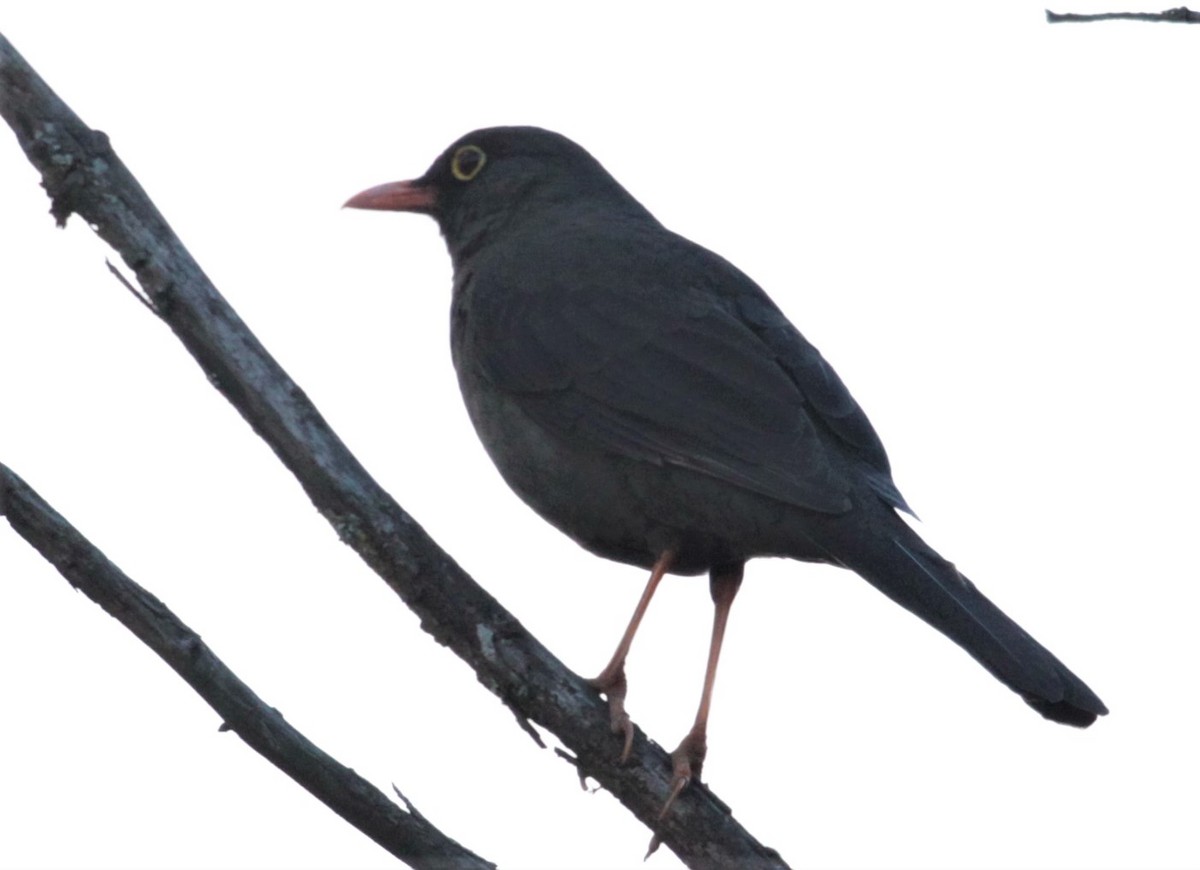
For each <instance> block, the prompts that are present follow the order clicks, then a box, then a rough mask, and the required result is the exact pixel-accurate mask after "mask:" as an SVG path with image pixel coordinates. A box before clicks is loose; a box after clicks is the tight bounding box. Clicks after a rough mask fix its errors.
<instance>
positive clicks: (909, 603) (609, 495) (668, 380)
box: [346, 127, 1108, 813]
mask: <svg viewBox="0 0 1200 870" xmlns="http://www.w3.org/2000/svg"><path fill="white" fill-rule="evenodd" d="M346 205H347V206H350V207H353V208H366V209H383V210H391V211H412V212H420V213H422V214H428V215H431V216H432V217H433V218H434V219H435V220H436V221H437V222H438V226H439V227H440V228H441V231H442V235H443V236H444V237H445V239H446V245H447V247H448V248H449V250H450V257H451V260H452V261H453V265H454V289H453V301H452V305H451V350H452V354H453V359H454V367H455V369H456V371H457V372H458V380H459V386H460V387H461V388H462V394H463V398H464V400H465V401H466V405H467V410H468V412H469V413H470V416H471V420H472V422H473V423H474V424H475V429H476V431H477V432H478V434H479V437H480V439H481V440H482V441H483V444H484V447H485V448H486V449H487V451H488V453H489V454H490V455H491V458H492V461H494V462H495V463H496V466H497V467H498V468H499V469H500V472H501V474H502V475H503V476H504V479H505V480H506V481H508V484H509V485H510V486H511V487H512V488H513V489H514V490H515V491H516V493H517V494H518V495H519V496H520V497H521V498H522V499H523V500H524V501H525V502H526V503H527V504H528V505H529V506H530V507H532V508H533V509H534V510H535V511H537V512H538V513H539V514H540V515H541V516H542V517H543V518H544V519H546V520H547V521H548V522H550V523H551V524H553V525H554V526H556V527H557V528H558V529H560V530H562V531H563V532H565V533H566V534H567V535H570V536H571V538H573V539H574V540H575V541H577V542H578V543H579V544H580V545H582V546H583V547H584V548H586V549H587V550H589V551H591V552H592V553H595V554H597V555H599V556H603V557H605V558H607V559H614V560H616V561H619V562H626V563H629V564H633V565H640V566H642V567H645V568H649V569H651V576H650V581H649V583H648V584H647V587H646V590H645V592H644V593H643V595H642V598H641V601H640V602H639V604H638V606H637V609H636V611H635V613H634V615H633V619H632V620H631V621H630V624H629V627H628V629H627V630H626V632H625V635H624V637H623V638H622V640H621V642H620V644H619V645H618V647H617V650H616V652H615V654H614V655H613V658H612V660H611V661H610V662H609V664H608V665H607V666H606V667H605V668H604V670H603V671H602V673H601V674H600V676H599V677H597V678H596V679H595V680H593V681H592V682H593V685H595V686H596V687H597V688H598V689H599V690H601V691H603V692H604V693H605V694H606V695H607V697H608V699H609V705H610V709H611V711H612V721H613V728H614V731H618V732H621V733H623V734H624V737H625V748H624V755H627V754H628V752H629V746H630V741H631V739H632V735H633V728H632V725H631V723H630V722H629V718H628V716H627V715H626V714H625V711H624V701H623V699H624V695H625V674H624V662H625V657H626V654H627V653H628V651H629V646H630V643H631V642H632V640H633V635H634V633H635V631H636V630H637V626H638V623H639V622H640V620H641V618H642V615H643V613H644V612H645V609H646V606H647V605H648V604H649V602H650V598H651V597H652V595H653V594H654V590H655V588H656V587H657V585H658V583H659V581H660V580H661V579H662V577H663V575H664V574H668V573H670V574H699V573H702V572H707V573H708V575H709V578H710V584H711V591H712V596H713V600H714V602H715V617H714V622H713V637H712V647H711V650H710V652H709V659H708V668H707V672H706V676H705V681H704V691H703V694H702V697H701V701H700V709H699V711H698V713H697V716H696V721H695V725H694V726H693V728H692V730H691V731H690V732H689V733H688V735H687V736H686V737H685V738H684V739H683V741H682V743H681V744H680V745H679V748H678V749H676V750H675V752H674V753H673V754H672V758H673V760H674V765H675V780H674V787H673V790H672V792H671V796H670V798H669V799H668V801H667V804H666V806H664V808H663V812H664V813H665V812H666V810H667V808H668V807H669V806H670V804H671V802H672V801H673V800H674V798H675V796H676V795H678V794H679V792H680V791H681V790H682V789H683V787H684V786H686V785H687V783H688V782H689V781H690V780H691V779H692V778H693V777H698V776H699V774H700V770H701V766H702V764H703V761H704V755H705V751H706V747H705V730H706V724H707V720H708V711H709V703H710V700H711V695H712V688H713V678H714V676H715V672H716V667H717V659H718V656H719V654H720V648H721V640H722V636H723V634H724V628H725V622H726V619H727V618H728V615H729V609H730V606H731V605H732V603H733V599H734V596H735V595H736V593H737V590H738V587H739V585H740V584H741V580H742V570H743V567H744V566H745V563H746V561H747V560H749V559H752V558H754V557H756V556H786V557H790V558H793V559H800V560H803V561H809V562H827V563H830V564H834V565H840V566H842V567H844V568H848V569H850V570H851V571H854V572H855V573H857V574H859V575H860V576H862V577H863V578H865V579H866V580H867V581H868V582H869V583H871V584H872V585H873V586H875V588H877V589H878V590H879V591H880V592H882V593H883V594H885V595H887V596H888V597H889V598H891V599H892V600H893V601H895V602H897V603H898V604H900V605H902V606H903V607H905V608H907V609H908V610H910V611H911V612H913V613H914V614H916V615H917V616H919V617H921V618H922V619H923V620H925V621H926V622H928V623H929V624H930V625H932V626H933V627H934V628H936V629H938V630H939V631H941V632H942V633H943V634H945V635H946V636H947V637H949V638H950V639H951V640H953V641H954V642H955V643H957V644H958V645H959V646H961V647H962V648H963V649H965V650H966V651H967V652H968V653H970V654H971V655H972V656H973V657H974V658H975V659H976V661H978V662H979V663H980V664H981V665H983V666H984V667H985V668H987V670H988V671H990V672H991V673H992V675H993V676H995V677H996V678H997V679H998V680H1000V681H1001V682H1002V683H1004V684H1005V685H1006V686H1008V687H1009V688H1010V689H1012V690H1013V691H1014V692H1016V693H1017V694H1019V695H1020V696H1021V697H1022V698H1023V699H1024V700H1025V702H1026V703H1028V704H1029V705H1030V706H1031V707H1033V708H1034V709H1035V710H1037V711H1038V712H1039V713H1041V714H1042V715H1043V716H1045V717H1046V718H1047V719H1052V720H1054V721H1056V722H1062V723H1064V724H1067V725H1076V726H1081V727H1086V726H1088V725H1090V724H1091V723H1092V722H1093V721H1095V719H1096V717H1097V716H1098V715H1103V714H1105V713H1107V712H1108V711H1107V710H1106V709H1105V706H1104V704H1103V703H1102V702H1101V701H1100V699H1099V698H1098V697H1096V695H1095V694H1094V693H1093V692H1092V690H1091V689H1089V688H1088V687H1087V686H1086V685H1085V684H1084V683H1083V681H1082V680H1080V679H1079V678H1078V677H1076V676H1075V675H1074V674H1073V673H1071V671H1069V670H1068V669H1067V667H1066V666H1065V665H1063V664H1062V662H1060V661H1059V660H1058V659H1056V658H1055V657H1054V656H1053V655H1051V654H1050V652H1049V651H1048V650H1046V649H1045V648H1044V647H1043V646H1041V644H1039V643H1038V642H1037V641H1035V640H1034V639H1033V638H1032V637H1030V636H1029V635H1028V634H1026V633H1025V631H1024V630H1022V629H1021V627H1020V626H1018V625H1017V624H1016V623H1015V622H1013V621H1012V620H1011V619H1009V618H1008V617H1007V616H1005V615H1004V613H1003V612H1001V611H1000V609H999V608H997V607H996V606H995V605H994V604H992V602H991V601H989V600H988V599H987V598H985V597H984V596H983V594H982V593H980V592H979V591H978V590H977V589H976V588H975V586H974V585H973V584H972V583H971V582H970V581H969V580H967V579H966V578H965V577H963V576H962V575H961V574H960V573H959V572H958V571H957V570H956V569H955V567H954V565H952V564H951V563H950V562H948V561H946V560H945V559H943V558H942V557H941V556H940V555H938V554H937V553H936V552H935V551H934V550H933V549H932V548H931V547H929V546H928V545H927V544H926V543H925V542H924V541H923V540H922V539H921V538H920V537H919V536H918V535H917V534H916V532H914V531H913V530H912V529H911V528H910V527H909V526H908V525H907V524H906V523H905V522H904V521H903V520H901V518H900V517H899V516H898V515H897V511H909V508H908V505H907V504H905V501H904V498H903V497H902V496H901V495H900V492H899V491H898V490H897V488H896V485H895V483H893V481H892V476H891V470H890V467H889V464H888V459H887V455H886V454H885V452H884V449H883V444H882V443H881V442H880V440H879V437H878V436H877V435H876V434H875V430H874V429H873V428H872V427H871V424H870V422H869V421H868V420H867V417H866V415H865V414H864V413H863V411H862V409H861V408H860V407H859V406H858V403H857V402H855V401H854V398H853V397H852V396H851V395H850V393H849V391H848V390H847V389H846V387H845V386H844V385H843V384H842V381H841V379H840V378H838V376H837V374H836V373H835V372H834V371H833V369H832V368H831V367H830V366H829V364H828V363H827V362H826V361H825V360H824V359H823V358H822V356H821V354H820V353H819V352H818V351H817V349H816V348H815V347H813V346H812V345H811V344H809V343H808V341H806V340H805V338H804V336H802V335H801V334H800V333H799V331H797V330H796V328H795V327H794V326H792V324H791V323H790V322H789V321H788V319H787V318H786V317H784V315H783V313H782V312H781V311H780V310H779V308H778V307H776V305H775V304H774V303H773V302H772V301H771V299H770V298H769V297H768V296H767V294H766V293H765V292H763V290H762V289H761V288H759V286H758V285H757V284H755V283H754V282H753V281H752V280H750V278H748V277H747V276H746V275H745V274H743V273H742V272H741V271H739V270H738V269H737V268H736V267H734V266H733V265H732V264H730V263H729V262H727V261H726V260H724V259H722V258H721V257H719V256H717V255H716V254H714V253H712V252H711V251H708V250H706V249H705V248H702V247H700V246H699V245H697V244H694V243H693V242H690V241H688V240H687V239H685V238H683V237H681V236H678V235H676V234H675V233H673V232H671V231H670V230H668V229H667V228H666V227H664V226H663V225H662V224H660V223H659V222H658V221H657V220H656V219H655V218H654V217H653V216H652V215H651V214H650V213H649V212H648V211H647V210H646V209H645V208H644V207H643V206H642V205H641V204H640V203H638V201H637V200H635V199H634V198H633V197H632V196H631V195H630V194H629V193H628V192H627V191H626V190H625V189H624V188H623V187H621V185H620V184H618V183H617V181H616V180H615V179H614V178H613V177H612V176H611V175H609V173H608V172H607V171H605V169H604V168H603V167H602V166H601V165H600V163H599V162H597V161H596V159H595V158H593V157H592V156H591V155H590V154H589V153H588V152H587V151H585V150H584V149H583V148H581V147H580V146H579V145H576V144H575V143H574V142H572V141H571V140H569V139H567V138H566V137H564V136H561V135H559V134H557V133H552V132H550V131H547V130H541V129H538V128H535V127H496V128H491V129H485V130H477V131H475V132H473V133H468V134H467V135H466V136H464V137H462V138H461V139H459V140H458V141H457V142H455V143H454V144H453V145H451V146H450V147H449V148H447V149H446V151H445V152H444V153H443V154H442V155H441V156H440V157H438V158H437V160H435V161H434V163H433V165H432V166H431V167H430V168H429V170H428V171H427V172H426V173H425V174H424V175H423V176H421V177H420V178H418V179H416V180H415V181H402V182H396V183H392V184H384V185H380V186H379V187H374V188H371V189H370V190H366V191H363V192H362V193H360V194H358V195H357V196H354V197H353V198H351V199H350V200H349V201H348V202H347V203H346ZM909 512H911V511H909Z"/></svg>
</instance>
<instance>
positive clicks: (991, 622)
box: [847, 518, 1108, 728]
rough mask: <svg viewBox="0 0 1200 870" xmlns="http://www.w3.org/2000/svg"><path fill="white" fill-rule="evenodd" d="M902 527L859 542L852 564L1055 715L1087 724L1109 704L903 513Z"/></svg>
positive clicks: (1028, 700)
mask: <svg viewBox="0 0 1200 870" xmlns="http://www.w3.org/2000/svg"><path fill="white" fill-rule="evenodd" d="M893 529H894V534H892V535H891V536H890V538H889V537H885V536H872V537H870V538H869V539H868V540H870V541H871V543H868V544H866V545H864V544H863V543H862V541H863V539H862V538H860V539H859V542H860V543H859V545H858V546H857V547H856V548H854V550H853V551H852V552H854V557H853V559H852V560H851V563H850V564H847V567H849V568H851V569H852V570H854V571H856V572H857V573H859V574H861V575H862V576H863V577H865V578H866V579H867V580H868V581H869V582H870V583H871V584H872V585H873V586H875V588H876V589H878V590H879V591H880V592H882V593H883V594H884V595H887V596H888V597H889V598H891V599H892V600H893V601H895V602H897V603H898V604H900V605H902V606H903V607H905V608H906V609H908V610H909V611H911V612H912V613H914V614H916V615H917V616H919V617H921V619H923V620H925V621H926V622H927V623H929V624H930V625H932V626H933V627H934V628H936V629H938V631H941V632H942V633H943V634H945V635H946V636H947V637H949V638H950V639H951V640H953V641H954V642H955V643H957V644H958V645H959V646H961V647H962V648H963V649H965V650H966V651H967V652H968V653H970V654H971V656H972V657H974V658H975V660H976V661H978V662H979V663H980V664H981V665H983V666H984V667H985V668H987V669H988V671H990V672H991V673H992V675H993V676H995V677H996V678H997V679H998V680H1000V682H1002V683H1004V684H1005V685H1006V686H1008V687H1009V688H1010V689H1012V690H1013V691H1014V692H1016V693H1017V694H1018V695H1020V696H1021V697H1022V698H1023V699H1024V700H1025V703H1027V704H1029V706H1031V707H1033V709H1035V710H1037V711H1038V712H1039V713H1041V714H1042V715H1043V716H1045V717H1046V718H1047V719H1050V720H1053V721H1055V722H1061V723H1063V724H1065V725H1074V726H1076V727H1079V728H1086V727H1087V726H1088V725H1091V724H1092V723H1093V722H1095V721H1096V717H1097V716H1103V715H1104V714H1106V713H1107V712H1108V709H1107V708H1106V707H1105V706H1104V703H1103V702H1102V701H1101V700H1100V699H1099V698H1098V697H1097V696H1096V694H1095V693H1094V692H1093V691H1092V690H1091V689H1089V688H1088V687H1087V685H1086V684H1085V683H1084V682H1083V681H1082V680H1081V679H1079V677H1077V676H1075V674H1073V673H1072V672H1071V671H1070V669H1068V668H1067V666H1066V665H1064V664H1063V663H1062V662H1060V661H1059V660H1058V659H1057V658H1055V657H1054V656H1053V655H1052V654H1051V653H1050V651H1049V650H1047V649H1046V648H1045V647H1043V646H1042V645H1041V644H1040V643H1038V642H1037V641H1036V640H1034V639H1033V638H1032V637H1030V635H1029V634H1028V633H1027V632H1026V631H1025V630H1024V629H1022V628H1021V626H1019V625H1017V624H1016V623H1015V622H1013V621H1012V620H1011V619H1009V617H1008V616H1006V615H1005V614H1004V612H1003V611H1002V610H1000V608H999V607H997V606H996V605H995V604H993V603H992V602H991V601H989V600H988V599H987V597H985V596H984V595H983V593H981V592H980V591H979V590H978V589H976V588H975V585H974V584H973V583H971V581H970V580H968V579H967V578H966V577H963V576H962V575H961V574H960V573H959V572H958V569H957V568H955V567H954V565H953V564H952V563H950V562H948V561H946V560H945V559H943V558H942V557H941V556H939V555H938V554H937V553H936V552H935V551H934V550H933V549H932V548H931V547H929V545H928V544H926V543H925V542H924V541H922V540H921V538H920V537H919V536H918V535H917V534H916V533H915V532H913V531H912V530H911V529H909V527H908V526H907V525H905V524H904V523H903V522H902V521H901V520H900V519H899V518H896V525H895V526H894V527H893Z"/></svg>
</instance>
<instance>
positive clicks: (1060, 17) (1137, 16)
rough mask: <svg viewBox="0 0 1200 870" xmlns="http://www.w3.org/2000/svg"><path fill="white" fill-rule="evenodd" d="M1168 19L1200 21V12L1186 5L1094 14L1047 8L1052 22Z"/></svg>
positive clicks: (1171, 20)
mask: <svg viewBox="0 0 1200 870" xmlns="http://www.w3.org/2000/svg"><path fill="white" fill-rule="evenodd" d="M1116 20H1123V21H1167V22H1170V23H1172V24H1196V23H1200V12H1193V11H1192V10H1191V9H1188V8H1187V7H1186V6H1177V7H1176V8H1174V9H1167V10H1165V11H1163V12H1097V13H1095V14H1093V15H1079V14H1077V13H1074V12H1066V13H1062V14H1060V13H1058V12H1051V11H1050V10H1049V9H1047V10H1046V21H1047V22H1049V23H1050V24H1063V23H1066V22H1072V23H1074V22H1082V21H1116Z"/></svg>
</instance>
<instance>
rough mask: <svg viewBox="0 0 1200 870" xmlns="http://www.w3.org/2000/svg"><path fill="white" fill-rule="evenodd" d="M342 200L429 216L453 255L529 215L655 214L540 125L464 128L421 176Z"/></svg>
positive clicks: (562, 217)
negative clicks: (474, 129)
mask: <svg viewBox="0 0 1200 870" xmlns="http://www.w3.org/2000/svg"><path fill="white" fill-rule="evenodd" d="M346 207H347V208H362V209H378V210H383V211H411V212H418V213H420V214H428V215H431V216H432V217H433V218H434V219H435V220H436V221H437V222H438V226H439V227H441V230H442V235H443V236H445V238H446V244H447V246H448V247H449V248H450V253H451V256H452V257H454V259H455V261H456V262H457V261H458V260H460V259H461V258H462V257H464V256H466V255H467V254H468V253H469V252H471V251H473V250H476V249H477V248H478V247H479V246H480V245H481V244H484V243H486V242H488V241H493V240H497V239H500V238H503V237H504V236H505V235H506V234H507V233H508V232H511V231H514V230H516V229H518V228H520V227H522V226H526V225H529V223H530V222H546V221H550V222H556V221H561V220H587V219H591V218H595V217H596V216H600V215H605V216H608V217H612V216H623V217H625V218H630V217H632V218H636V219H639V220H645V219H648V218H649V219H651V220H652V218H650V215H649V213H648V212H647V211H646V210H645V209H644V208H643V207H642V206H641V205H640V204H639V203H638V202H637V200H635V199H634V198H633V197H632V196H630V195H629V193H628V192H627V191H626V190H625V189H624V188H623V187H621V185H620V184H618V183H617V181H616V179H614V178H613V177H612V176H611V175H609V174H608V172H607V171H606V170H605V169H604V167H603V166H601V165H600V163H599V162H598V161H597V160H596V159H595V158H594V157H592V155H591V154H589V153H588V152H587V151H585V150H584V149H583V148H581V147H580V146H579V145H576V144H575V143H574V142H572V141H571V140H570V139H568V138H567V137H565V136H562V135H560V134H558V133H553V132H551V131H549V130H542V129H540V128H538V127H490V128H487V129H483V130H476V131H474V132H473V133H468V134H467V135H465V136H463V137H461V138H460V139H459V140H458V141H456V142H455V143H454V144H452V145H451V146H450V147H449V148H447V149H446V150H445V151H443V152H442V154H441V156H439V157H438V158H437V159H436V160H435V161H434V162H433V165H432V166H430V167H429V169H428V170H427V171H426V172H425V174H424V175H422V176H421V177H420V178H417V179H414V180H412V181H394V182H390V183H388V184H381V185H378V186H377V187H372V188H369V189H367V190H364V191H362V192H361V193H359V194H356V195H355V196H352V197H351V198H350V199H349V200H348V201H347V202H346Z"/></svg>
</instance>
